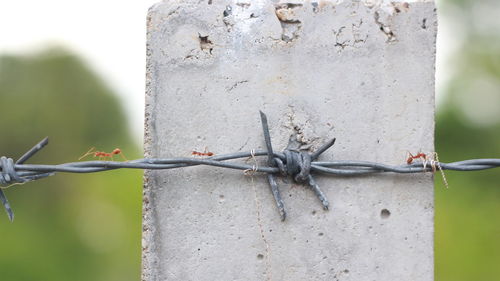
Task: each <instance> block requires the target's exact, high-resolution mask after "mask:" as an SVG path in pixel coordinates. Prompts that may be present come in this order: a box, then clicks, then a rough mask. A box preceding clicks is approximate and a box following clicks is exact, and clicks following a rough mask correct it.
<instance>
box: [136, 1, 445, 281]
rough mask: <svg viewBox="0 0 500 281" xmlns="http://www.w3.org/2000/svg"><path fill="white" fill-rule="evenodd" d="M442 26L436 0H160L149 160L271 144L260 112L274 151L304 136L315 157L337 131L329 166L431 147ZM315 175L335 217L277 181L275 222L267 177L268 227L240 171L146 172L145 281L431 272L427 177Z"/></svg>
mask: <svg viewBox="0 0 500 281" xmlns="http://www.w3.org/2000/svg"><path fill="white" fill-rule="evenodd" d="M436 29H437V21H436V13H435V6H434V3H433V2H427V1H410V2H409V3H402V2H396V3H393V2H389V1H319V2H313V1H311V2H310V1H291V2H286V3H285V2H276V1H274V2H271V1H243V0H239V1H221V0H213V1H209V0H206V1H192V0H189V1H180V0H177V1H165V2H162V3H159V4H157V5H155V6H153V7H152V8H151V9H150V12H149V16H148V46H147V53H148V62H147V91H146V131H145V149H146V156H148V157H173V156H186V157H191V151H192V150H194V149H196V150H204V149H205V147H207V148H208V150H209V151H212V152H214V153H216V154H223V153H228V152H236V151H250V150H251V149H264V147H265V144H264V141H263V136H262V129H261V127H260V120H259V114H258V111H259V110H263V111H264V112H265V113H267V115H268V118H269V123H270V129H271V136H272V139H273V146H274V149H276V150H281V149H284V148H285V147H286V145H287V143H288V139H289V136H290V135H292V134H296V135H297V136H298V138H299V139H300V141H302V142H303V143H304V144H310V145H311V149H312V150H314V149H315V148H317V146H318V144H320V143H322V142H323V141H324V140H326V139H328V138H331V137H336V138H337V142H336V144H335V145H334V147H333V148H332V149H330V150H329V151H327V152H326V153H325V154H324V155H323V156H322V159H337V160H340V159H344V160H346V159H349V160H367V161H377V162H384V163H389V164H402V163H405V156H406V152H407V151H412V152H417V151H419V150H422V151H433V149H434V148H433V142H434V60H435V38H436ZM260 161H261V163H265V159H262V160H260ZM316 178H317V181H318V182H319V185H320V186H321V187H322V188H323V190H324V191H325V193H326V194H327V196H328V198H329V200H330V204H331V206H330V210H329V211H324V210H322V208H321V204H320V202H319V201H318V199H317V198H316V197H315V196H314V194H313V192H312V191H311V190H309V189H307V188H305V187H303V186H301V185H298V184H293V183H292V182H288V183H285V182H283V181H282V180H279V185H280V188H281V192H282V195H283V197H284V201H285V207H286V209H287V211H288V218H287V220H286V221H285V222H281V221H280V219H279V215H278V213H277V210H276V207H275V204H274V201H273V197H272V195H271V192H270V190H269V186H268V184H267V182H266V179H265V176H263V175H261V176H259V175H258V176H256V177H255V185H254V187H255V190H256V192H257V196H258V202H259V203H260V209H259V211H260V221H258V216H257V207H256V201H255V200H254V191H253V188H252V181H251V180H250V178H248V177H245V176H244V175H243V174H242V172H239V171H234V170H224V169H220V168H213V167H192V168H186V169H179V170H169V171H151V172H147V173H146V175H145V185H144V210H143V211H144V214H143V220H144V221H143V280H148V281H153V280H219V281H220V280H223V281H225V280H287V281H291V280H356V281H363V280H398V281H403V280H408V281H410V280H411V281H418V280H425V281H429V280H433V231H434V228H433V215H434V208H433V180H432V175H430V174H425V175H423V174H420V175H395V174H387V175H379V176H367V177H352V178H349V177H332V176H320V175H318V176H317V177H316ZM259 225H261V227H262V229H263V232H264V237H265V239H262V237H261V233H260V230H259ZM266 242H267V243H266ZM266 244H267V245H266ZM266 249H267V250H266Z"/></svg>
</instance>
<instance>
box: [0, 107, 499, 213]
mask: <svg viewBox="0 0 500 281" xmlns="http://www.w3.org/2000/svg"><path fill="white" fill-rule="evenodd" d="M260 116H261V122H262V129H263V133H264V140H265V143H266V148H267V149H266V150H252V151H251V152H237V153H229V154H219V155H215V156H212V157H210V158H192V157H191V158H165V159H158V158H144V159H137V160H130V161H128V162H116V161H82V162H72V163H65V164H58V165H34V164H24V162H25V161H27V160H28V159H29V158H30V157H32V156H33V155H34V154H36V153H37V152H38V151H40V150H41V149H42V148H43V147H45V146H46V145H47V144H48V138H44V139H43V140H42V141H40V142H39V143H38V144H36V145H35V146H34V147H33V148H31V149H30V150H28V152H26V153H25V154H24V155H23V156H21V157H20V158H19V160H17V161H16V162H14V161H13V160H12V159H11V158H7V157H4V156H3V157H0V187H2V188H4V189H5V188H7V187H9V186H12V185H14V184H23V183H26V182H29V181H34V180H38V179H42V178H46V177H48V176H52V175H54V174H55V173H57V172H62V173H95V172H102V171H109V170H114V169H149V170H163V169H176V168H185V167H191V166H197V165H207V166H215V167H222V168H228V169H236V170H242V171H251V172H252V174H253V173H256V172H261V173H266V174H267V179H268V182H269V185H270V186H271V192H272V194H273V196H274V199H275V201H276V206H277V207H278V211H279V214H280V218H281V219H282V220H284V219H285V218H286V211H285V207H284V203H283V199H282V198H281V194H280V191H279V188H278V184H277V182H276V175H277V174H281V175H283V176H290V177H292V178H293V179H294V180H295V181H297V182H301V183H305V184H307V185H308V186H309V187H310V188H311V189H312V190H313V191H314V193H315V194H316V196H317V197H318V199H319V200H320V201H321V204H322V205H323V208H324V209H325V210H326V209H328V208H329V202H328V200H327V198H326V196H325V194H324V193H323V192H322V191H321V189H320V188H319V186H318V184H317V183H316V181H315V179H314V178H313V176H312V174H314V173H321V174H327V175H336V176H359V175H370V174H381V173H401V174H410V173H422V172H430V173H432V172H434V171H435V170H436V167H437V169H439V170H440V171H441V172H442V171H444V170H453V171H479V170H486V169H492V168H498V167H500V159H471V160H464V161H459V162H453V163H441V162H439V160H438V159H437V155H436V158H435V159H434V160H433V162H432V163H430V165H425V167H424V168H423V167H422V166H423V165H422V163H418V162H414V163H410V164H408V163H404V164H403V165H388V164H383V163H375V162H367V161H351V160H337V161H317V158H318V157H319V156H320V155H321V153H323V152H325V151H326V150H327V149H328V148H330V147H331V146H332V145H333V144H334V143H335V139H331V140H329V141H327V142H326V143H325V144H324V145H322V146H321V147H320V148H319V149H318V150H317V151H315V152H313V153H307V152H305V151H300V150H293V149H285V150H284V151H283V152H274V150H273V148H272V144H271V136H270V133H269V125H268V123H267V117H266V115H265V114H264V113H263V112H260ZM259 156H265V157H266V158H267V166H266V165H257V164H256V163H257V162H256V160H255V159H256V157H259ZM248 157H252V159H253V160H254V164H252V165H249V164H240V163H234V162H226V160H234V159H240V158H248ZM443 180H444V181H445V184H447V183H446V179H443ZM0 201H1V202H2V204H3V206H4V208H5V210H6V211H7V214H8V216H9V219H10V220H13V219H14V213H13V211H12V209H11V207H10V204H9V201H8V200H7V197H6V196H5V194H4V192H3V190H2V189H0Z"/></svg>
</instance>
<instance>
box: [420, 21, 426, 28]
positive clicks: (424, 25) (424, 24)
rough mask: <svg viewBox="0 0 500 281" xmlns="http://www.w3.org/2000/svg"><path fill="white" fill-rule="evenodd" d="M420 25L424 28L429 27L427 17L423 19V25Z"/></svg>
mask: <svg viewBox="0 0 500 281" xmlns="http://www.w3.org/2000/svg"><path fill="white" fill-rule="evenodd" d="M420 27H422V29H427V19H426V18H424V19H423V20H422V25H421V26H420Z"/></svg>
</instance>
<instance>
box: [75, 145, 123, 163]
mask: <svg viewBox="0 0 500 281" xmlns="http://www.w3.org/2000/svg"><path fill="white" fill-rule="evenodd" d="M92 154H93V155H94V157H99V160H106V159H107V158H109V159H110V160H111V161H114V159H113V155H117V154H120V156H121V157H122V158H123V160H125V161H128V160H127V158H125V156H124V155H123V153H122V150H121V149H119V148H115V149H114V150H113V151H111V153H107V152H104V151H97V150H95V147H92V148H90V149H89V151H87V153H85V154H83V155H82V156H81V157H80V158H78V160H82V159H83V158H85V157H87V156H89V155H92Z"/></svg>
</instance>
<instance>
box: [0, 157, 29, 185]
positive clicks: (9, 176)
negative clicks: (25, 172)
mask: <svg viewBox="0 0 500 281" xmlns="http://www.w3.org/2000/svg"><path fill="white" fill-rule="evenodd" d="M0 164H1V165H2V172H1V173H0V186H2V187H8V186H10V185H13V184H15V183H24V182H25V180H24V179H23V178H21V177H20V176H19V175H18V174H17V172H16V169H15V167H14V165H15V164H14V160H12V158H7V157H5V156H2V157H0Z"/></svg>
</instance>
